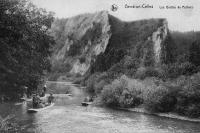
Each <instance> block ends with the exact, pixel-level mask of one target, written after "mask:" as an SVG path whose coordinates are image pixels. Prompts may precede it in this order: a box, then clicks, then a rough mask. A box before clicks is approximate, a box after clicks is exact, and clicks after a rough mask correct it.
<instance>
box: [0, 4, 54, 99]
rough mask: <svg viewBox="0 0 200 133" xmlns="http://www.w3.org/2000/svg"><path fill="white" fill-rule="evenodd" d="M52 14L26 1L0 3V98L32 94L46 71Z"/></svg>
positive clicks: (48, 66) (51, 40)
mask: <svg viewBox="0 0 200 133" xmlns="http://www.w3.org/2000/svg"><path fill="white" fill-rule="evenodd" d="M53 20H54V17H53V13H52V12H47V11H45V10H44V9H40V8H37V7H36V6H35V5H33V4H32V3H31V2H29V1H26V0H0V45H1V46H0V95H5V96H6V97H12V98H17V97H20V94H21V93H22V88H23V86H27V87H28V92H30V93H31V92H32V91H35V90H36V89H37V86H38V84H40V83H41V81H42V77H43V76H44V74H45V70H46V71H47V70H49V68H50V63H49V62H50V61H49V56H50V53H51V51H50V48H51V46H52V45H53V44H54V40H53V38H52V37H51V36H50V35H49V28H50V27H51V23H52V22H53Z"/></svg>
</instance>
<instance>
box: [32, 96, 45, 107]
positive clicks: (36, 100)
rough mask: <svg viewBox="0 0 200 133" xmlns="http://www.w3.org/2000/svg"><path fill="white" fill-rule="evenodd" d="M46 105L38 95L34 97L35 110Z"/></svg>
mask: <svg viewBox="0 0 200 133" xmlns="http://www.w3.org/2000/svg"><path fill="white" fill-rule="evenodd" d="M43 107H45V105H44V104H43V103H42V100H41V99H40V96H39V95H38V94H35V95H33V108H43Z"/></svg>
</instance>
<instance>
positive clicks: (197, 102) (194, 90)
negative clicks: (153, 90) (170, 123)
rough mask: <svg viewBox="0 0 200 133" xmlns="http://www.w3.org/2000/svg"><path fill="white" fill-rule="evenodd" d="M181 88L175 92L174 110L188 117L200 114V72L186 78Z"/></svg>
mask: <svg viewBox="0 0 200 133" xmlns="http://www.w3.org/2000/svg"><path fill="white" fill-rule="evenodd" d="M188 80H190V81H188V82H186V84H185V85H184V86H183V88H182V90H181V91H180V92H179V93H178V94H177V105H176V108H175V111H176V112H177V113H179V114H182V115H186V116H189V117H199V116H200V74H199V73H198V74H195V75H193V76H191V77H190V79H188Z"/></svg>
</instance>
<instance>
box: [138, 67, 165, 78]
mask: <svg viewBox="0 0 200 133" xmlns="http://www.w3.org/2000/svg"><path fill="white" fill-rule="evenodd" d="M163 76H164V74H163V71H161V70H159V69H156V68H153V67H140V68H138V69H137V71H136V74H135V78H139V79H145V78H146V77H158V78H160V77H163Z"/></svg>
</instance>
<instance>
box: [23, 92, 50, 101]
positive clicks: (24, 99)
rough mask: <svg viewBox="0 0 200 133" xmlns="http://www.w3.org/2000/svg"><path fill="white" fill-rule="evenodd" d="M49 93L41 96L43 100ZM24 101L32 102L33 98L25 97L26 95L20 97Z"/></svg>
mask: <svg viewBox="0 0 200 133" xmlns="http://www.w3.org/2000/svg"><path fill="white" fill-rule="evenodd" d="M47 96H48V95H47V94H45V96H43V97H40V99H41V100H45V99H47ZM20 99H21V100H22V101H26V102H32V98H25V97H22V98H20Z"/></svg>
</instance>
